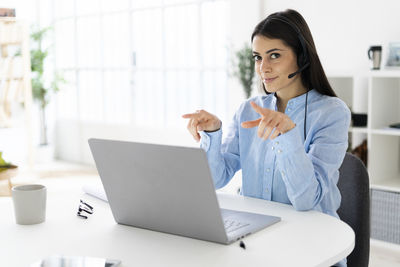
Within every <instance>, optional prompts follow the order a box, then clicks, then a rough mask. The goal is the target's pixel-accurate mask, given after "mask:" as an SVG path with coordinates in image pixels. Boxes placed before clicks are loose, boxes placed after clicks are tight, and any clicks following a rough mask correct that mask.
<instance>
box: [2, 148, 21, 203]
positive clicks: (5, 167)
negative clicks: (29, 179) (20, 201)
mask: <svg viewBox="0 0 400 267" xmlns="http://www.w3.org/2000/svg"><path fill="white" fill-rule="evenodd" d="M17 172H18V166H16V165H13V164H11V163H9V162H6V161H5V160H4V159H3V152H1V151H0V181H1V180H7V190H6V191H3V190H0V195H6V196H9V195H11V187H12V184H11V178H12V177H14V176H16V175H17Z"/></svg>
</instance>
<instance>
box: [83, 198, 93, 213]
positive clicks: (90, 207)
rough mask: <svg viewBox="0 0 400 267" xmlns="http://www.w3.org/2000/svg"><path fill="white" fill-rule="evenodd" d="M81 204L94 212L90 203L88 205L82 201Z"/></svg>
mask: <svg viewBox="0 0 400 267" xmlns="http://www.w3.org/2000/svg"><path fill="white" fill-rule="evenodd" d="M81 203H82V204H83V205H85V206H87V207H88V208H89V209H91V210H93V207H92V206H90V205H89V204H88V203H86V202H85V201H83V200H82V199H81Z"/></svg>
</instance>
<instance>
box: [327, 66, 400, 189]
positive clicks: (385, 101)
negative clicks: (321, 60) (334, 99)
mask: <svg viewBox="0 0 400 267" xmlns="http://www.w3.org/2000/svg"><path fill="white" fill-rule="evenodd" d="M328 79H329V81H330V83H331V85H332V87H333V88H334V90H335V92H336V93H337V94H338V96H339V97H340V98H341V99H343V100H344V101H345V102H346V104H347V105H348V106H349V107H350V108H351V109H352V110H353V111H354V112H355V113H366V114H368V122H367V126H366V127H351V128H350V129H349V132H350V137H351V143H352V148H354V147H355V146H357V145H358V144H360V143H361V142H362V140H364V139H367V142H368V172H369V176H370V183H371V188H372V189H373V188H379V189H385V190H390V191H394V192H400V168H399V166H400V129H393V128H389V124H392V123H396V122H397V123H399V122H400V70H379V71H368V72H362V73H352V74H332V75H328Z"/></svg>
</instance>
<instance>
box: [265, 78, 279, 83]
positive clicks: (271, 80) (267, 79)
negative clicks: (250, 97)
mask: <svg viewBox="0 0 400 267" xmlns="http://www.w3.org/2000/svg"><path fill="white" fill-rule="evenodd" d="M276 78H278V77H275V78H265V79H263V81H264V83H272V82H273V81H274V80H275V79H276Z"/></svg>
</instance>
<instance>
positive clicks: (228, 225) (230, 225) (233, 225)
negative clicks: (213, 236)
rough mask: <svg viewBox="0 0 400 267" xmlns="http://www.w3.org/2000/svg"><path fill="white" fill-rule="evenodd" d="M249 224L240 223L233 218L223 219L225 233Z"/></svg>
mask: <svg viewBox="0 0 400 267" xmlns="http://www.w3.org/2000/svg"><path fill="white" fill-rule="evenodd" d="M248 225H250V224H248V223H241V222H238V221H234V220H224V226H225V231H226V232H227V233H231V232H233V231H236V230H238V229H240V228H242V227H246V226H248Z"/></svg>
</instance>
